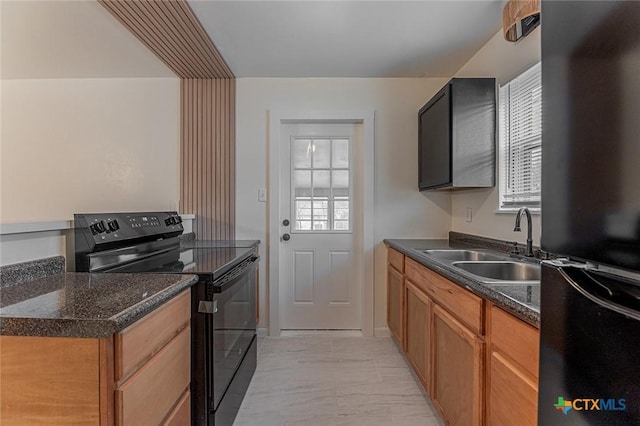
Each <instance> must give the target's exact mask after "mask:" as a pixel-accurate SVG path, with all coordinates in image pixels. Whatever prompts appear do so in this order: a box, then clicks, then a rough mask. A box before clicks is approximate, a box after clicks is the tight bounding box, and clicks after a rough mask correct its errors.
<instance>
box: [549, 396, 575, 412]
mask: <svg viewBox="0 0 640 426" xmlns="http://www.w3.org/2000/svg"><path fill="white" fill-rule="evenodd" d="M553 406H554V407H556V410H558V411H562V412H563V413H564V414H565V416H566V415H567V413H568V412H569V410H571V409H572V408H573V405H572V404H571V401H565V400H564V397H562V396H559V397H558V403H557V404H553Z"/></svg>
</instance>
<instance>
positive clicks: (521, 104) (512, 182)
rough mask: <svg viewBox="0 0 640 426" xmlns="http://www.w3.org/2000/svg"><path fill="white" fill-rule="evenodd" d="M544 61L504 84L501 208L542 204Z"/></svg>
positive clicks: (500, 108) (500, 111)
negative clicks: (541, 69) (541, 64)
mask: <svg viewBox="0 0 640 426" xmlns="http://www.w3.org/2000/svg"><path fill="white" fill-rule="evenodd" d="M540 68H541V67H540V63H538V64H536V65H534V66H533V67H531V68H529V69H528V70H527V71H525V72H523V73H522V74H520V75H519V76H517V77H516V78H514V79H513V80H511V81H510V82H509V83H507V84H506V85H504V86H501V87H500V96H499V102H500V106H499V114H500V117H499V121H500V155H501V158H500V163H499V164H500V209H501V210H509V209H515V208H518V207H523V206H527V207H540V179H541V166H542V164H541V162H542V78H541V71H540Z"/></svg>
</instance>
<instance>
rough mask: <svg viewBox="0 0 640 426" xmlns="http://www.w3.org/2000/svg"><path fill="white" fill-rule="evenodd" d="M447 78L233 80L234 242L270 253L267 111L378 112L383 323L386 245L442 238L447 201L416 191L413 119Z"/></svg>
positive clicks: (263, 312) (378, 296) (380, 315)
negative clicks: (260, 194) (253, 242)
mask: <svg viewBox="0 0 640 426" xmlns="http://www.w3.org/2000/svg"><path fill="white" fill-rule="evenodd" d="M446 81H447V80H446V79H238V80H237V89H236V92H237V98H236V173H237V175H236V182H237V183H236V202H237V213H236V236H237V238H239V239H244V238H248V239H260V240H261V241H262V245H261V252H262V253H263V254H265V253H266V248H267V240H266V238H267V227H268V224H267V203H260V202H258V200H257V191H258V188H266V187H267V186H268V185H267V173H268V158H267V152H268V147H267V139H268V134H269V128H268V123H269V120H268V111H270V110H278V111H300V110H303V111H340V110H366V109H373V110H375V165H374V173H375V182H374V185H375V208H374V212H373V215H374V228H375V244H376V249H375V264H376V266H375V296H374V299H375V310H374V320H375V327H384V326H385V322H386V287H385V283H386V277H385V271H386V266H385V262H386V257H385V256H386V250H385V248H384V246H383V244H382V240H383V239H385V238H446V237H447V232H448V231H449V228H450V194H449V193H446V192H443V193H440V192H437V193H425V194H423V193H420V192H418V190H417V181H418V176H417V174H418V168H417V155H418V152H417V151H418V144H417V142H416V141H417V138H418V136H417V135H418V120H417V112H418V110H419V109H420V107H421V106H422V105H424V103H425V102H426V101H427V100H428V99H429V98H430V97H431V96H432V95H433V94H435V93H436V92H437V90H439V89H440V88H441V87H442V86H443V85H444V84H445V83H446ZM267 262H268V259H266V258H264V261H263V262H261V265H260V268H261V270H260V277H261V278H260V281H261V283H260V307H261V308H260V318H261V320H260V325H259V326H260V327H261V328H266V327H267V326H268V297H267V295H268V285H269V283H268V282H267V273H266V264H267Z"/></svg>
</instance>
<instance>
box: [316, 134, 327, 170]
mask: <svg viewBox="0 0 640 426" xmlns="http://www.w3.org/2000/svg"><path fill="white" fill-rule="evenodd" d="M330 142H331V141H330V140H329V139H314V140H313V149H312V151H313V168H314V169H328V168H329V167H331V163H330V161H331V143H330Z"/></svg>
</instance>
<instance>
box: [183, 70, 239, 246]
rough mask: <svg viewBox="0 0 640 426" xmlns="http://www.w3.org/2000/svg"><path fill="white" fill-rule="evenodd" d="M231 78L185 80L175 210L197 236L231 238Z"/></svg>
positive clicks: (232, 110)
mask: <svg viewBox="0 0 640 426" xmlns="http://www.w3.org/2000/svg"><path fill="white" fill-rule="evenodd" d="M235 86H236V85H235V80H234V79H228V80H222V79H206V80H201V79H184V80H182V83H181V91H182V94H181V98H182V124H181V130H182V145H181V147H180V157H181V166H180V169H181V189H180V193H181V196H180V211H183V212H193V213H195V214H196V215H197V220H196V223H195V229H194V232H195V233H196V236H197V237H198V238H199V239H214V240H218V239H222V240H231V239H234V238H235V98H236V97H235Z"/></svg>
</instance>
